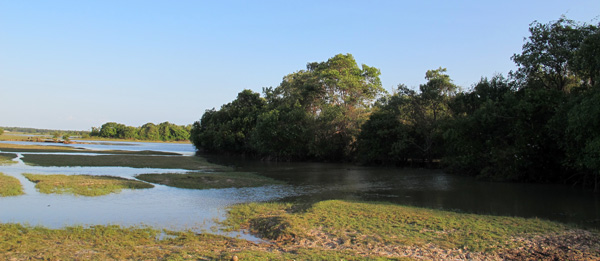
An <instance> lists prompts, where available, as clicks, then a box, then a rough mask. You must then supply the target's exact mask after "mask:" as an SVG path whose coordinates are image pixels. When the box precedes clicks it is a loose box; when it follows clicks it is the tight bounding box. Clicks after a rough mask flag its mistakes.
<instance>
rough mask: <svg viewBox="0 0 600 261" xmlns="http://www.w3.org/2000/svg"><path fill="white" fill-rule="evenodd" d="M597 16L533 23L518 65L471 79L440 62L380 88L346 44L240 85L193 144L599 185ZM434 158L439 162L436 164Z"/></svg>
mask: <svg viewBox="0 0 600 261" xmlns="http://www.w3.org/2000/svg"><path fill="white" fill-rule="evenodd" d="M599 27H600V25H592V24H584V23H578V22H575V21H571V20H568V19H566V18H564V17H561V18H560V19H558V20H557V21H552V22H549V23H546V24H543V23H539V22H534V23H532V24H531V25H530V28H529V31H530V34H531V35H530V36H529V37H528V38H527V39H526V41H525V43H524V44H523V49H522V53H520V54H515V55H513V57H512V59H513V61H514V62H515V63H516V65H517V67H518V69H517V70H516V71H513V72H510V73H509V74H508V75H507V76H503V75H494V76H493V77H491V78H487V77H484V78H482V79H481V80H480V81H479V82H477V83H475V84H474V85H473V86H472V88H470V89H468V90H464V89H461V88H460V87H458V86H456V85H455V84H454V83H453V82H452V79H451V77H450V76H449V75H448V74H447V70H446V69H445V68H441V67H440V68H437V69H432V70H429V71H427V72H426V73H425V80H426V82H425V83H424V84H421V85H420V86H418V88H409V87H407V86H405V85H402V84H400V85H399V86H398V88H397V90H395V91H394V92H393V93H391V94H389V93H386V92H385V91H384V90H383V89H382V88H381V82H380V80H379V75H380V73H379V70H378V69H377V68H374V67H370V66H367V65H362V66H360V67H359V66H358V64H357V63H356V61H355V60H354V58H353V56H352V55H350V54H346V55H343V54H339V55H336V56H334V57H332V58H330V59H328V60H327V61H324V62H314V63H309V64H308V65H307V67H306V69H305V70H300V71H298V72H295V73H292V74H289V75H287V76H285V77H284V78H283V81H282V82H281V84H280V85H279V86H277V87H275V88H264V89H263V96H262V97H261V95H260V94H258V93H254V92H252V91H250V90H244V91H242V92H240V93H239V94H238V96H237V98H236V99H235V100H234V101H232V102H231V103H228V104H225V105H223V106H222V107H221V108H220V109H219V110H215V109H212V110H207V111H206V112H205V113H204V114H203V115H202V117H201V119H200V121H197V122H195V123H194V125H193V127H192V129H191V137H190V139H191V141H192V142H193V143H194V145H195V146H196V148H198V149H199V150H203V151H208V152H219V153H235V154H245V155H251V156H255V157H260V158H264V159H270V160H318V161H354V162H359V163H365V164H393V165H398V166H430V167H432V166H442V167H444V168H446V170H447V171H449V172H452V173H459V174H463V175H470V176H475V177H478V178H484V179H490V180H500V181H525V182H539V183H545V182H563V183H570V184H577V185H580V186H581V187H584V188H594V189H595V190H596V191H598V190H600V135H598V133H599V132H598V131H597V130H598V129H599V128H600V104H599V103H598V102H597V101H598V100H599V99H600V70H598V68H600V60H598V59H597V57H600V53H598V50H600V49H599V48H598V46H600V29H599ZM439 163H441V165H440V164H439Z"/></svg>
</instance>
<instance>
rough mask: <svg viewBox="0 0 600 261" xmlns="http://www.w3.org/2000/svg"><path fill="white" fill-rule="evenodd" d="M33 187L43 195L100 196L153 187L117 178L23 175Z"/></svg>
mask: <svg viewBox="0 0 600 261" xmlns="http://www.w3.org/2000/svg"><path fill="white" fill-rule="evenodd" d="M23 175H24V176H25V177H26V178H27V179H29V180H30V181H31V182H34V183H36V184H35V187H36V188H37V189H38V190H39V191H40V192H41V193H45V194H53V193H56V194H74V195H81V196H102V195H107V194H110V193H118V192H120V191H121V190H123V189H144V188H152V187H154V185H152V184H148V183H145V182H141V181H137V180H129V179H124V178H119V177H109V176H90V175H37V174H23Z"/></svg>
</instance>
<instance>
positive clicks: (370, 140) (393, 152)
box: [359, 68, 458, 165]
mask: <svg viewBox="0 0 600 261" xmlns="http://www.w3.org/2000/svg"><path fill="white" fill-rule="evenodd" d="M445 72H446V69H445V68H439V69H436V70H429V71H427V73H426V74H425V79H426V80H427V83H426V84H422V85H420V87H419V89H420V93H417V92H415V91H413V90H411V89H409V88H407V87H406V86H404V85H399V86H398V90H397V92H396V93H395V94H394V95H392V96H391V97H388V98H385V99H382V100H380V102H379V103H378V104H377V106H378V107H379V108H380V109H379V110H377V111H375V112H374V113H373V115H372V116H371V118H370V119H369V120H368V121H367V123H366V124H365V125H364V128H363V131H362V132H361V135H360V136H359V151H360V152H361V153H360V155H361V160H363V161H365V162H367V163H395V164H401V165H403V164H406V163H407V162H408V161H409V160H411V161H414V160H418V161H421V162H426V163H431V162H432V161H433V159H436V158H439V157H440V156H441V155H442V152H443V144H442V127H443V124H444V122H446V121H448V120H449V117H450V112H449V107H448V106H449V102H450V101H451V99H452V98H453V97H454V95H455V93H456V90H457V88H458V87H457V86H456V85H454V84H453V83H452V81H451V80H450V76H448V75H447V74H445Z"/></svg>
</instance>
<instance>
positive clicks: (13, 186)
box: [0, 173, 24, 197]
mask: <svg viewBox="0 0 600 261" xmlns="http://www.w3.org/2000/svg"><path fill="white" fill-rule="evenodd" d="M23 194H24V193H23V186H22V185H21V182H19V180H18V179H17V178H15V177H11V176H7V175H4V173H0V197H8V196H19V195H23Z"/></svg>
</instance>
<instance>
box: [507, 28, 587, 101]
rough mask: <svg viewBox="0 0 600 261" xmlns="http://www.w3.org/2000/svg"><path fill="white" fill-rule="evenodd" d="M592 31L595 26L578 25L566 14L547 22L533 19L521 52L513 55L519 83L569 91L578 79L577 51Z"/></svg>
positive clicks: (515, 73)
mask: <svg viewBox="0 0 600 261" xmlns="http://www.w3.org/2000/svg"><path fill="white" fill-rule="evenodd" d="M595 30H596V28H595V27H594V26H585V25H580V24H578V23H576V22H574V21H572V20H569V19H566V18H565V17H561V18H560V19H558V20H557V21H554V22H550V23H547V24H542V23H539V22H537V21H536V22H533V23H532V24H531V25H530V27H529V32H530V33H531V35H530V36H529V38H528V39H527V41H526V42H525V44H523V52H522V53H521V54H515V55H513V57H512V59H513V61H515V63H516V64H517V66H518V70H517V71H516V72H513V73H512V75H513V76H514V77H515V78H516V79H519V80H520V81H521V82H528V84H522V86H530V87H531V86H541V87H543V88H548V89H554V90H562V91H568V90H570V89H571V88H572V87H574V86H576V85H577V84H578V83H579V80H580V78H578V77H577V76H576V75H575V73H574V69H575V70H576V68H577V66H576V64H575V62H574V58H575V55H576V52H577V51H578V50H579V48H580V47H581V44H582V42H583V40H584V39H585V38H586V37H587V36H589V35H590V34H592V33H593V32H594V31H595ZM590 41H592V40H590ZM534 82H535V84H532V83H534Z"/></svg>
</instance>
